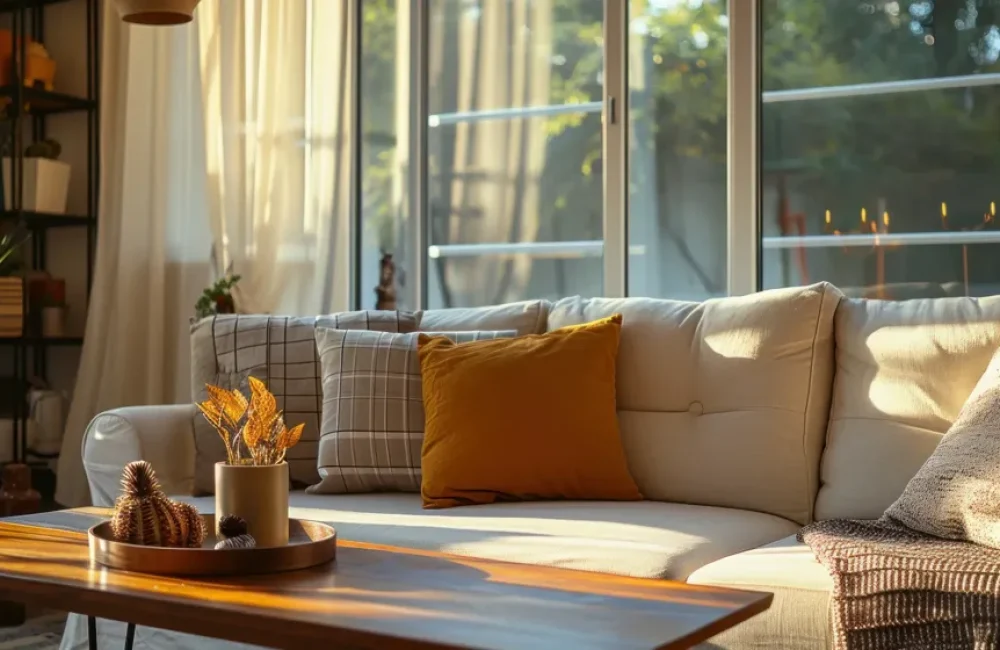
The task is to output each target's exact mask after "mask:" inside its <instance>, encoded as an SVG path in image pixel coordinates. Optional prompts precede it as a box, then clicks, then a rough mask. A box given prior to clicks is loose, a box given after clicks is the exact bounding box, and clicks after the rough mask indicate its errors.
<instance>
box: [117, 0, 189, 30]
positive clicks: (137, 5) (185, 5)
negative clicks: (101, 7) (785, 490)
mask: <svg viewBox="0 0 1000 650" xmlns="http://www.w3.org/2000/svg"><path fill="white" fill-rule="evenodd" d="M198 2H199V0H115V4H117V5H118V13H119V14H121V17H122V20H124V21H125V22H127V23H136V24H139V25H180V24H183V23H188V22H191V19H192V18H193V16H194V8H195V7H197V6H198Z"/></svg>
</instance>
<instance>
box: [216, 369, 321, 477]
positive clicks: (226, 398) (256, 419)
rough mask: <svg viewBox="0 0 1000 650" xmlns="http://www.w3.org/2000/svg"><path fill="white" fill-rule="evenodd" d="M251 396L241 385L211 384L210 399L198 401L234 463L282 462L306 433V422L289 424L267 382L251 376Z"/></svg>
mask: <svg viewBox="0 0 1000 650" xmlns="http://www.w3.org/2000/svg"><path fill="white" fill-rule="evenodd" d="M248 381H249V385H250V399H247V398H246V396H245V395H243V393H241V392H240V391H239V389H234V390H231V391H229V390H226V389H224V388H219V387H218V386H212V385H211V384H208V385H206V386H205V389H206V390H207V391H208V399H207V400H206V401H204V402H201V403H199V404H198V408H199V409H201V412H202V414H203V415H204V416H205V419H207V420H208V421H209V422H210V423H211V424H212V426H213V427H215V430H216V431H217V432H218V433H219V436H220V437H221V438H222V441H223V443H225V445H226V457H227V461H228V463H229V464H230V465H256V466H260V465H278V464H280V463H281V462H282V461H284V460H285V452H287V451H288V450H289V449H291V448H292V447H294V446H295V445H296V444H298V442H299V438H301V437H302V429H303V427H305V425H304V424H299V425H297V426H294V427H292V428H291V429H289V428H288V427H286V426H285V421H284V419H283V418H282V413H281V411H279V410H278V402H277V400H275V398H274V395H272V394H271V392H270V391H269V390H267V386H265V385H264V382H262V381H261V380H259V379H257V378H256V377H250V378H249V380H248Z"/></svg>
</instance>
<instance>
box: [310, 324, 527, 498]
mask: <svg viewBox="0 0 1000 650" xmlns="http://www.w3.org/2000/svg"><path fill="white" fill-rule="evenodd" d="M434 335H435V336H442V337H445V338H448V339H451V340H452V341H455V342H456V343H466V342H469V341H480V340H484V339H498V338H512V337H514V336H516V335H517V332H515V331H514V330H510V331H502V332H440V333H437V332H435V333H434ZM418 336H419V334H387V333H383V332H363V331H337V330H332V329H325V328H319V327H318V328H317V329H316V347H317V349H318V351H319V359H320V364H321V366H322V372H323V420H322V424H321V426H320V439H319V462H318V467H319V475H320V482H319V484H317V485H314V486H312V487H311V488H309V489H308V491H309V492H312V493H314V494H344V493H352V492H355V493H356V492H420V447H421V445H422V444H423V441H424V404H423V390H422V387H421V382H420V359H419V357H418V356H417V338H418Z"/></svg>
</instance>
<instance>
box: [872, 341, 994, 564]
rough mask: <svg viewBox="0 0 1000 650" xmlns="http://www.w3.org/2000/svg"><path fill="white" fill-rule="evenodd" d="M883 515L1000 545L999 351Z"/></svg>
mask: <svg viewBox="0 0 1000 650" xmlns="http://www.w3.org/2000/svg"><path fill="white" fill-rule="evenodd" d="M885 517H886V518H888V519H891V520H894V521H896V522H899V523H902V524H904V525H906V526H908V527H910V528H912V529H914V530H918V531H920V532H923V533H927V534H929V535H935V536H937V537H944V538H946V539H955V540H964V541H969V542H973V543H976V544H982V545H984V546H990V547H992V548H1000V351H997V352H996V353H995V354H994V355H993V359H992V360H991V361H990V364H989V366H988V367H987V368H986V372H984V373H983V376H982V377H981V378H980V379H979V383H978V384H976V387H975V389H974V390H973V391H972V394H971V395H969V399H968V400H966V402H965V405H964V406H963V407H962V410H961V411H960V412H959V414H958V418H956V419H955V422H954V424H952V425H951V428H950V429H948V432H947V433H946V434H945V435H944V437H942V438H941V443H940V444H939V445H938V447H937V449H936V450H935V451H934V453H933V454H932V455H931V457H930V458H928V459H927V462H926V463H924V465H923V467H921V468H920V470H919V471H918V472H917V474H916V476H914V477H913V478H912V479H911V480H910V482H909V484H908V485H907V486H906V489H905V490H903V494H902V496H900V497H899V499H897V500H896V502H895V503H894V504H892V505H891V506H889V509H888V510H886V511H885Z"/></svg>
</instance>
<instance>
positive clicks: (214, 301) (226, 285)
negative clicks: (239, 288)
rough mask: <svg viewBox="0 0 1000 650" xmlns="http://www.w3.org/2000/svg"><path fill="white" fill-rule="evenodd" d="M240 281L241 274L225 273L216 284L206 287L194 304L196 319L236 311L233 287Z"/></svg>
mask: <svg viewBox="0 0 1000 650" xmlns="http://www.w3.org/2000/svg"><path fill="white" fill-rule="evenodd" d="M239 281H240V276H239V275H229V274H227V275H225V276H224V277H222V278H219V279H218V280H216V281H215V284H213V285H212V286H210V287H208V288H207V289H205V290H204V291H203V292H202V294H201V297H199V298H198V302H196V303H195V305H194V321H199V320H201V319H202V318H208V317H209V316H215V315H216V314H234V313H236V302H235V301H234V300H233V287H235V286H236V283H238V282H239Z"/></svg>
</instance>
